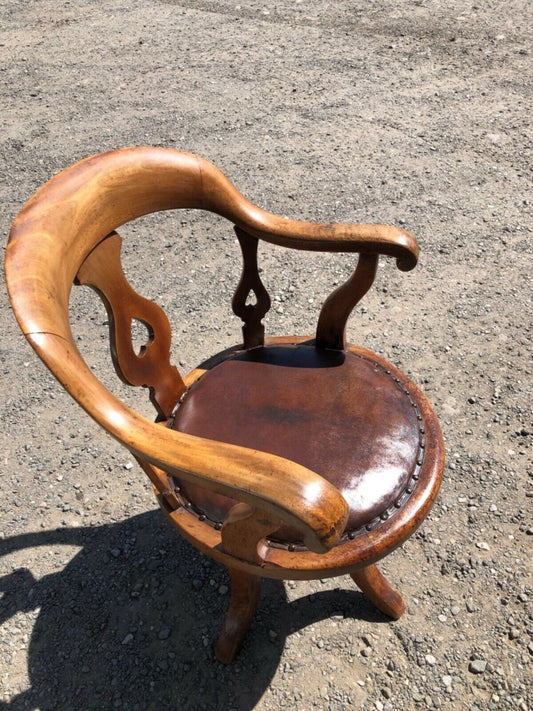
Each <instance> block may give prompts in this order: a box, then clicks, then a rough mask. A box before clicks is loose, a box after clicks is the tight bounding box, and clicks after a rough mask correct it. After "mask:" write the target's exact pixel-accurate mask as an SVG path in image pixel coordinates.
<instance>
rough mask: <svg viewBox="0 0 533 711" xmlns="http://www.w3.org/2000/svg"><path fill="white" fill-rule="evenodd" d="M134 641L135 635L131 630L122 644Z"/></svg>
mask: <svg viewBox="0 0 533 711" xmlns="http://www.w3.org/2000/svg"><path fill="white" fill-rule="evenodd" d="M132 641H133V635H132V634H131V632H129V633H128V634H127V635H126V636H125V637H124V639H123V640H122V644H129V643H130V642H132Z"/></svg>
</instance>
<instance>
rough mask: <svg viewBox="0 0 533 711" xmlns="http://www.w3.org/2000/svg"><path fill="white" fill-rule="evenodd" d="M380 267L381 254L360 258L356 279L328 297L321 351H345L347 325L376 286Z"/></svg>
mask: <svg viewBox="0 0 533 711" xmlns="http://www.w3.org/2000/svg"><path fill="white" fill-rule="evenodd" d="M377 266H378V255H377V254H364V253H363V254H360V255H359V259H358V261H357V267H356V269H355V271H354V273H353V274H352V276H351V277H350V278H349V279H348V280H347V281H345V282H344V284H341V285H340V286H339V287H338V288H337V289H335V291H334V292H333V293H332V294H330V295H329V296H328V298H327V299H326V301H325V302H324V305H323V306H322V310H321V311H320V316H319V317H318V325H317V329H316V345H317V346H318V347H319V348H333V349H335V350H343V349H344V348H345V347H346V322H347V321H348V317H349V316H350V314H351V312H352V311H353V309H354V307H355V306H356V305H357V304H358V303H359V301H361V299H362V298H363V296H364V295H365V294H366V292H367V291H368V290H369V289H370V287H371V286H372V283H373V282H374V279H375V277H376V270H377Z"/></svg>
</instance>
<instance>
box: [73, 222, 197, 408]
mask: <svg viewBox="0 0 533 711" xmlns="http://www.w3.org/2000/svg"><path fill="white" fill-rule="evenodd" d="M121 244H122V239H121V238H120V236H119V235H118V234H117V233H116V232H112V233H111V234H110V235H108V237H106V238H105V239H104V240H103V241H102V242H100V244H98V245H97V246H96V247H95V248H94V249H93V250H92V252H90V254H89V255H88V256H87V257H86V259H85V261H84V262H83V264H82V265H81V267H80V269H79V270H78V274H77V276H76V280H77V283H78V284H84V285H87V286H90V287H92V288H93V289H94V290H95V291H96V292H97V293H98V294H99V296H100V297H101V299H102V301H103V302H104V305H105V307H106V311H107V315H108V318H109V333H110V340H111V356H112V358H113V365H114V366H115V370H116V372H117V375H118V376H119V378H120V379H121V380H123V381H124V382H125V383H127V384H128V385H143V386H145V387H148V388H149V389H150V400H151V401H152V404H153V405H154V407H155V408H156V410H157V412H158V413H159V415H160V416H161V417H164V418H168V417H170V414H171V412H172V410H173V408H174V406H175V404H176V403H177V401H178V399H179V398H180V396H181V394H182V393H183V392H184V391H185V385H184V383H183V380H182V379H181V376H180V374H179V372H178V370H177V368H176V367H175V366H173V365H171V364H170V324H169V322H168V319H167V317H166V315H165V313H164V311H163V310H162V309H161V308H160V307H159V306H158V305H157V304H154V302H153V301H149V300H148V299H145V298H144V297H142V296H140V295H139V294H138V293H137V292H136V291H134V290H133V289H132V287H131V286H130V284H129V282H128V281H127V279H126V277H125V275H124V272H123V271H122V265H121V262H120V247H121ZM134 320H136V321H140V322H141V323H142V324H143V326H145V328H146V330H147V332H148V341H147V343H146V345H143V346H141V349H140V352H139V353H138V354H137V353H135V350H134V347H133V343H132V322H133V321H134Z"/></svg>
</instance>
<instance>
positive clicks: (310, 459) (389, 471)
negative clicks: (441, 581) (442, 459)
mask: <svg viewBox="0 0 533 711" xmlns="http://www.w3.org/2000/svg"><path fill="white" fill-rule="evenodd" d="M420 420H421V415H420V412H419V409H418V407H417V405H416V403H415V401H414V400H413V398H412V397H411V395H410V394H409V392H408V391H407V390H406V388H405V387H404V386H403V385H402V384H401V383H400V382H399V380H398V378H395V377H394V376H393V375H392V374H391V372H390V370H388V369H385V368H384V367H383V366H382V365H380V364H379V363H378V362H377V361H372V360H370V359H369V358H368V357H365V356H364V355H362V354H359V353H356V352H353V351H352V350H348V351H333V350H325V349H316V348H314V347H313V346H310V345H297V346H296V345H273V346H266V347H261V348H254V349H252V350H249V351H246V352H244V353H240V354H238V355H236V356H234V357H232V358H230V359H228V360H225V361H223V362H222V363H220V364H219V365H217V366H215V367H214V368H213V369H212V370H208V371H206V373H205V375H203V376H202V377H201V378H199V379H198V380H197V381H196V382H195V383H193V385H192V386H191V387H190V388H189V390H188V392H187V393H186V395H185V397H183V398H182V400H181V403H180V405H179V407H178V408H177V411H176V412H175V415H174V418H173V421H172V422H171V427H173V428H174V429H176V430H179V431H181V432H186V433H188V434H193V435H198V436H201V437H207V438H210V439H214V440H219V441H222V442H227V443H230V444H237V445H240V446H243V447H249V448H251V449H256V450H262V451H264V452H268V453H271V454H276V455H279V456H281V457H285V458H286V459H290V460H292V461H294V462H297V463H298V464H301V465H303V466H305V467H308V468H309V469H311V470H313V471H315V472H317V473H318V474H320V475H321V476H323V477H324V478H326V479H328V480H329V481H330V482H331V483H332V484H334V485H335V486H336V487H337V488H338V489H339V491H340V492H341V493H342V495H343V496H344V498H345V500H346V501H347V503H348V506H349V509H350V513H349V517H348V521H347V525H346V528H345V533H344V537H345V538H346V536H349V537H350V538H353V537H354V536H355V535H357V533H358V532H360V531H364V530H370V529H372V528H374V527H375V526H377V525H379V523H380V522H382V521H384V520H387V519H388V518H389V517H390V516H391V515H393V513H394V512H395V511H396V510H398V509H399V508H401V507H402V506H403V505H404V503H405V502H406V501H407V500H408V498H409V496H410V494H411V493H412V491H413V490H414V487H415V486H416V482H417V479H418V474H417V472H418V470H419V468H420V466H421V465H422V463H423V447H424V442H423V427H421V423H420ZM175 483H176V484H177V485H178V486H179V489H180V493H181V495H182V497H183V498H184V499H185V501H186V503H187V505H188V506H189V509H190V510H192V511H193V512H194V513H196V514H197V515H198V516H199V517H200V518H201V519H202V520H206V521H207V522H210V523H212V524H213V525H215V526H216V527H217V528H218V527H220V525H221V523H222V521H223V520H224V518H225V517H226V514H227V513H228V511H229V509H230V508H231V507H232V506H233V505H234V504H235V503H236V502H235V501H234V500H233V499H229V498H228V497H226V496H221V495H219V494H215V493H213V492H210V491H207V490H205V489H202V488H200V487H198V486H194V485H191V484H185V483H183V482H178V481H176V482H175ZM299 538H300V537H299V535H298V532H297V531H295V530H293V529H290V528H289V527H288V526H283V527H282V528H280V529H279V530H278V531H277V532H276V533H275V534H273V535H272V536H270V540H271V541H272V543H274V544H276V543H277V544H281V545H284V544H285V545H287V546H290V547H291V548H294V546H295V544H296V545H298V547H299V544H300V541H299Z"/></svg>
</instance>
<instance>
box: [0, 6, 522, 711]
mask: <svg viewBox="0 0 533 711" xmlns="http://www.w3.org/2000/svg"><path fill="white" fill-rule="evenodd" d="M0 7H1V14H2V25H3V33H2V38H1V40H0V42H1V47H0V49H1V57H2V73H1V81H2V92H1V97H0V102H1V109H2V111H1V114H0V121H1V124H2V136H1V150H2V157H3V163H4V165H3V171H2V172H3V174H4V176H5V180H4V184H3V188H2V194H3V197H2V202H1V205H0V211H1V225H2V230H3V234H4V238H5V240H7V234H8V231H9V227H10V223H11V221H12V219H13V218H14V217H15V215H16V213H17V212H18V210H19V209H20V207H21V205H22V204H23V202H24V201H25V200H26V199H27V198H28V197H29V196H30V195H31V194H32V193H33V191H34V190H35V189H37V187H38V186H39V185H40V184H42V183H43V182H44V181H45V180H47V179H48V178H49V177H51V176H52V175H53V174H54V173H56V172H58V171H59V170H60V169H62V168H64V167H66V166H67V165H69V164H70V163H72V162H74V161H76V160H78V159H81V158H83V157H85V156H87V155H90V154H92V153H96V152H99V151H103V150H107V149H110V148H113V147H118V146H123V145H133V144H152V145H164V146H174V147H176V148H181V149H185V150H188V151H191V152H194V153H198V154H200V155H202V156H203V157H205V158H207V159H209V160H211V161H212V162H214V163H215V164H217V165H218V166H219V167H220V168H221V169H222V170H223V171H224V172H225V173H226V174H227V175H228V176H229V177H230V179H232V180H233V182H234V183H235V184H236V185H237V186H238V188H239V189H240V190H241V191H242V192H243V193H244V194H245V195H247V196H248V197H249V198H250V199H251V200H253V201H254V202H256V203H257V204H259V205H261V206H262V207H265V208H266V209H269V210H270V211H272V212H275V213H277V214H282V215H287V216H291V217H294V218H300V219H312V220H321V221H325V220H327V221H350V222H358V221H362V222H365V221H366V222H384V223H392V224H399V225H402V226H405V227H406V228H407V229H409V230H411V231H412V232H413V233H414V234H415V235H416V236H417V237H418V238H419V241H420V248H421V259H420V263H419V266H418V267H417V269H416V270H415V271H414V272H411V273H409V274H404V273H400V272H398V271H397V269H396V267H395V264H394V262H393V260H388V259H383V260H382V262H381V265H380V267H381V268H380V270H379V273H378V278H377V280H376V284H375V286H374V289H373V290H372V292H371V293H369V294H368V295H367V297H366V298H365V300H364V302H363V304H362V305H361V306H360V307H359V308H358V309H357V310H356V313H355V314H354V315H353V317H352V319H351V321H350V324H349V337H350V340H351V341H353V342H357V343H360V344H361V345H363V346H365V347H367V348H370V349H372V350H374V351H376V352H378V353H380V354H382V355H384V356H385V357H386V358H388V359H389V360H390V361H391V362H393V363H395V364H396V365H398V366H400V367H401V368H402V369H403V370H404V371H405V372H407V373H408V374H409V375H410V376H411V377H412V378H413V379H415V380H416V381H417V382H418V383H419V384H421V385H422V387H423V388H424V390H425V392H426V394H427V395H428V397H429V399H430V400H431V402H432V403H433V404H434V406H435V409H436V412H437V413H438V415H439V417H440V419H441V421H442V426H443V430H444V434H445V438H446V448H447V457H448V460H447V466H446V470H445V478H444V482H443V486H442V489H441V493H440V495H439V498H438V501H437V503H436V505H435V507H434V509H433V511H432V513H431V515H430V516H429V518H428V519H427V521H426V522H425V524H424V525H423V526H422V528H421V529H420V531H419V533H417V534H416V535H415V536H413V537H412V538H411V539H410V540H409V541H408V542H407V543H406V544H405V545H404V546H403V547H402V548H401V549H399V550H397V551H396V552H395V553H393V554H392V555H391V556H389V557H388V558H387V559H386V560H385V561H384V563H383V565H382V568H383V570H384V571H385V572H386V574H387V575H388V576H389V577H390V579H391V581H393V582H394V583H395V584H396V585H397V586H398V588H399V589H400V590H401V592H402V594H403V595H404V597H405V599H406V601H407V604H408V613H407V614H406V615H404V617H403V618H401V619H400V620H399V621H398V622H395V623H392V622H390V621H388V620H386V619H385V618H384V617H383V616H382V615H381V614H379V613H378V612H376V611H375V610H374V608H373V607H372V606H371V605H370V603H368V602H367V601H366V600H365V599H364V598H363V597H362V595H361V594H360V593H359V592H358V591H357V590H356V589H355V587H354V585H353V584H352V583H351V581H350V580H349V579H348V578H339V579H333V580H327V581H326V580H325V581H315V582H310V583H306V582H298V583H292V582H288V583H286V584H281V583H276V582H268V581H267V582H266V583H265V584H264V587H263V593H262V597H261V601H260V604H259V608H258V612H257V615H256V618H255V621H254V623H253V625H252V628H251V630H250V632H249V634H248V637H247V639H246V642H245V644H244V647H243V650H242V652H241V653H240V654H239V656H238V658H237V660H236V661H235V663H234V664H233V665H231V666H230V667H223V666H221V665H220V664H219V663H217V662H216V661H215V659H214V655H213V640H214V639H215V638H216V634H217V631H218V628H219V626H220V624H221V621H222V619H223V615H224V612H225V609H226V606H227V603H228V578H227V575H226V572H225V570H224V569H223V568H221V567H219V566H218V565H217V564H215V563H213V562H212V561H210V560H207V559H205V558H203V557H202V556H201V555H200V554H199V553H197V552H196V551H195V550H194V549H192V548H191V547H190V546H189V545H188V544H186V543H185V542H184V541H182V540H180V538H179V537H178V535H177V534H176V533H175V532H174V531H172V530H171V529H170V527H169V526H168V524H167V523H166V521H165V519H164V517H163V516H162V514H161V513H160V512H159V510H158V509H157V506H156V504H155V501H154V499H153V497H152V494H151V491H150V487H149V486H148V482H147V481H146V480H145V478H143V475H142V473H141V472H140V471H138V468H137V466H136V465H135V466H133V465H132V463H131V462H130V457H129V456H128V454H127V452H126V451H124V450H122V449H120V448H119V447H118V445H117V444H116V443H114V442H113V441H111V440H110V439H109V438H108V437H107V436H106V435H105V434H103V433H101V432H100V431H98V430H97V429H96V426H95V425H93V423H92V422H91V421H90V420H89V419H88V418H87V417H86V416H85V415H84V414H83V413H82V411H81V410H80V409H79V408H78V407H77V405H75V403H74V402H73V401H71V400H70V399H69V398H68V397H67V396H66V394H64V393H63V391H62V389H61V388H60V386H59V385H58V384H57V383H56V382H55V380H54V379H53V378H52V377H51V375H50V374H49V373H48V372H47V371H45V369H44V367H43V366H42V365H41V364H40V362H38V359H37V358H36V356H35V355H34V354H33V352H32V351H31V349H30V348H29V346H28V345H27V344H26V343H25V341H24V338H23V337H22V335H21V334H20V332H19V330H18V328H17V326H16V324H15V321H14V318H13V316H12V313H11V312H10V308H9V305H8V299H7V295H6V293H5V290H4V291H3V292H2V294H1V296H0V323H1V332H2V341H1V344H0V346H1V351H0V353H1V359H2V371H1V372H2V375H1V392H2V400H1V407H2V423H3V426H2V432H1V433H0V442H1V460H0V461H1V463H2V476H1V478H0V493H1V495H0V538H1V540H0V546H1V553H2V557H1V558H0V590H1V591H2V593H3V597H2V598H1V599H0V622H1V628H0V629H1V633H0V709H2V711H4V710H5V711H7V710H8V709H9V710H13V711H15V710H19V709H40V710H41V711H46V710H48V709H61V710H64V711H67V710H77V709H99V710H101V709H139V710H144V709H158V710H161V709H191V710H195V709H217V710H218V709H220V710H221V711H229V710H230V709H239V710H242V711H248V710H249V709H261V710H263V711H267V710H272V711H273V710H276V711H277V710H278V709H281V708H284V709H324V710H327V711H340V710H341V709H343V710H344V709H365V710H370V709H377V710H378V711H380V710H388V711H395V710H398V709H419V708H420V709H425V708H429V709H432V708H442V709H469V710H470V711H475V710H476V709H479V710H483V709H520V710H521V711H526V710H527V709H528V708H531V704H532V703H533V697H532V684H531V678H532V675H531V660H532V658H533V656H532V655H533V642H532V632H533V617H532V611H533V607H532V605H533V590H532V588H531V540H532V539H531V534H532V533H533V528H532V526H533V521H532V518H533V517H532V506H531V503H532V500H531V495H532V492H531V484H532V483H533V480H532V475H533V471H532V462H531V448H530V447H531V433H532V422H531V390H532V388H531V381H532V379H531V359H530V358H531V313H532V307H531V246H532V241H531V194H530V192H529V190H530V186H531V181H530V179H531V172H530V169H531V133H530V125H529V122H530V116H531V108H532V104H531V93H532V92H531V69H532V62H531V51H532V47H531V35H530V34H528V27H529V28H531V19H532V17H531V5H530V4H529V3H528V2H526V1H524V2H522V1H521V0H509V1H508V2H506V3H501V2H495V0H492V1H491V0H489V1H486V0H484V1H483V2H476V4H473V3H472V2H470V1H468V0H451V2H447V3H444V2H436V1H434V0H415V1H414V2H407V1H406V0H395V1H394V2H392V0H370V1H368V0H367V1H366V2H354V1H351V2H347V1H342V0H340V1H337V2H325V1H324V2H314V3H311V2H303V1H298V0H296V1H294V2H290V1H289V0H279V1H278V2H275V3H266V2H256V1H254V0H237V2H236V1H235V0H227V1H225V2H208V1H198V2H193V1H192V0H191V1H190V2H178V1H170V0H169V1H166V2H165V1H163V0H161V1H156V0H143V1H142V2H140V1H139V0H133V1H130V2H127V3H126V2H111V1H110V0H103V1H102V2H88V1H87V0H75V1H71V2H68V1H66V0H60V1H59V2H51V1H50V0H39V2H33V3H28V2H21V1H20V0H17V1H15V0H11V1H10V0H2V2H1V3H0ZM122 232H123V236H125V237H126V238H127V239H126V246H125V258H124V259H125V265H126V270H127V273H128V274H129V275H130V277H131V280H132V282H133V283H134V285H135V286H136V288H138V289H139V290H140V291H141V293H143V294H144V295H146V296H149V297H150V298H153V299H155V300H157V301H158V302H159V303H160V304H162V305H163V306H164V307H165V308H166V310H167V313H168V314H169V316H170V319H171V322H172V324H173V328H174V343H173V347H174V349H175V351H174V352H175V354H176V362H179V363H180V366H182V369H183V370H185V371H187V370H188V369H190V368H191V367H193V366H194V365H195V364H196V363H197V362H199V361H200V360H201V359H202V358H204V357H205V356H207V355H209V354H210V353H213V352H216V351H217V350H220V349H221V348H223V347H226V346H230V345H232V344H234V343H236V342H238V341H239V339H240V326H239V323H238V321H237V319H236V318H235V317H233V316H232V314H231V310H230V300H231V294H232V292H233V289H234V287H235V284H236V280H237V278H238V273H239V259H240V258H239V252H238V246H237V244H236V242H235V239H234V237H233V236H232V231H231V227H230V225H228V224H227V223H225V222H224V221H223V220H221V219H218V218H214V217H211V216H205V215H202V214H200V213H193V212H185V213H180V214H174V215H173V216H167V215H162V216H158V217H157V218H154V219H151V220H144V221H141V222H140V223H138V224H135V225H133V226H130V227H128V228H126V229H124V230H123V231H122ZM260 259H261V265H262V267H263V269H264V272H263V276H264V278H265V282H266V283H267V285H268V287H269V290H270V292H271V294H272V296H273V297H274V302H273V308H272V311H271V312H270V315H269V317H268V319H267V331H268V332H269V333H271V334H282V333H302V334H312V332H313V328H314V323H315V322H316V316H317V314H318V309H319V306H320V303H321V301H322V299H323V298H324V296H325V295H326V294H327V293H328V292H329V290H331V288H332V287H333V285H335V284H337V283H339V282H340V281H341V280H342V279H344V278H345V277H347V276H348V275H349V274H350V272H351V269H352V268H353V258H351V257H346V256H335V257H332V256H328V255H316V254H306V253H299V254H293V253H291V254H288V253H287V252H284V251H283V250H281V249H277V248H273V247H269V246H264V247H263V248H262V250H261V256H260ZM73 302H74V303H73V309H72V317H73V324H74V329H75V332H76V334H77V337H78V339H79V343H80V349H81V350H82V351H83V353H84V354H85V355H86V356H87V359H88V360H89V362H91V363H92V364H93V365H94V367H95V368H97V369H98V371H99V372H102V373H103V377H104V379H105V380H106V382H108V383H109V385H110V387H113V388H115V389H117V391H119V390H120V389H119V388H118V386H117V385H116V384H115V383H116V381H115V380H114V379H113V374H112V369H111V367H110V362H109V355H108V352H107V345H106V339H107V333H106V327H105V325H104V321H105V318H106V317H105V313H104V311H103V308H102V306H101V305H100V304H99V303H97V301H96V300H95V297H93V296H92V295H91V294H90V293H89V292H88V291H87V290H85V289H82V288H80V289H76V290H75V291H74V294H73ZM120 392H121V391H120ZM128 397H129V398H130V401H131V402H132V403H137V405H138V407H139V408H140V409H141V411H143V412H146V413H149V412H150V408H149V406H148V404H147V400H146V398H145V394H144V393H139V394H135V393H131V394H129V395H128Z"/></svg>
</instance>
